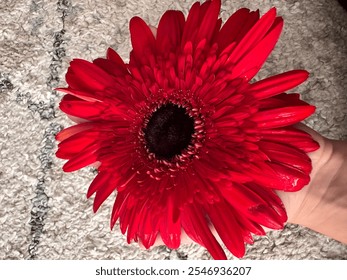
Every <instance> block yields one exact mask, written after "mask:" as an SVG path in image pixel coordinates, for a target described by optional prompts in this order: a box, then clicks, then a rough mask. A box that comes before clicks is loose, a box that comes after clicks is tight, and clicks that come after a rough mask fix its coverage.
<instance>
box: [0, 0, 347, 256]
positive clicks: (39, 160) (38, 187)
mask: <svg viewBox="0 0 347 280" xmlns="http://www.w3.org/2000/svg"><path fill="white" fill-rule="evenodd" d="M192 2H193V1H192V0H190V1H181V0H180V1H172V0H169V1H163V0H162V1H159V0H141V1H135V0H100V1H89V0H78V1H77V0H54V1H53V0H30V1H29V0H1V3H0V112H1V115H0V188H1V191H0V205H1V207H0V224H1V226H0V259H209V258H210V256H209V254H208V253H207V251H206V250H205V249H204V248H202V247H200V246H199V245H193V244H192V245H184V246H182V247H181V248H180V249H178V250H170V249H167V248H166V247H164V246H160V247H156V248H153V249H151V250H148V251H145V250H142V249H139V247H138V245H137V244H130V245H129V244H127V243H126V238H125V237H124V236H122V235H121V233H120V231H119V230H118V227H117V226H116V227H115V229H114V230H113V231H110V228H109V217H110V212H111V209H112V203H113V199H108V200H107V202H106V203H105V204H104V205H103V206H102V207H101V209H100V210H99V212H98V213H97V214H94V213H93V211H92V199H90V200H87V199H86V191H87V189H88V186H89V184H90V182H91V181H92V179H93V178H94V176H95V171H94V170H93V169H92V168H85V169H84V170H82V171H77V172H74V173H64V172H63V171H62V169H61V167H62V165H63V163H64V162H63V161H62V160H59V159H57V158H56V157H55V155H54V153H55V151H56V147H57V143H56V141H55V139H54V136H55V134H56V133H57V132H59V131H60V130H61V129H62V128H63V127H67V126H70V125H71V124H72V122H71V121H70V120H68V119H67V117H66V116H65V115H64V114H62V112H60V111H59V110H58V104H59V101H60V98H61V97H62V94H60V93H57V92H56V91H54V88H55V87H58V86H60V87H64V86H65V85H66V84H65V81H64V74H65V73H66V70H67V67H68V65H69V62H70V60H71V59H72V58H76V57H79V58H83V59H86V60H92V59H95V58H97V57H103V56H104V55H105V52H106V50H107V48H108V47H109V46H111V47H112V48H114V49H115V50H116V51H117V52H118V53H119V54H120V55H121V56H122V57H123V58H124V59H127V58H128V54H129V50H130V40H129V30H128V23H129V20H130V18H131V17H133V16H135V15H138V16H140V17H142V18H143V19H145V20H146V21H147V22H148V23H149V24H151V25H156V24H157V23H158V20H159V17H160V16H161V15H162V14H163V12H164V11H165V10H167V9H179V10H182V11H184V12H185V14H187V11H188V8H189V7H190V6H191V4H192ZM272 6H275V7H277V9H278V14H279V15H281V16H283V18H284V21H285V27H284V32H283V33H282V36H281V38H280V41H279V42H278V44H277V46H276V48H275V50H274V52H273V54H272V55H271V56H270V58H269V59H268V61H267V63H266V64H265V66H264V68H263V69H262V70H261V71H260V73H259V74H258V76H257V78H256V79H259V78H264V77H267V76H270V75H273V74H276V73H280V72H285V71H288V70H291V69H306V70H308V71H309V72H310V73H311V75H310V78H309V80H308V81H307V82H306V83H304V84H303V85H301V86H300V87H299V88H298V89H297V90H298V92H301V93H302V97H303V99H304V100H306V101H308V102H310V103H312V104H313V105H315V106H316V107H317V111H316V114H315V115H314V116H313V117H311V118H310V119H309V120H308V121H307V123H308V125H309V126H311V127H312V128H314V129H315V130H317V131H319V132H320V133H322V134H323V135H325V136H328V137H330V138H334V139H343V138H346V137H347V117H346V116H347V97H346V94H347V13H346V11H345V10H344V9H343V8H342V7H341V6H339V4H338V1H332V0H302V1H299V0H287V1H280V0H275V1H270V0H265V1H251V0H248V1H241V0H226V1H223V4H222V13H221V16H222V18H223V19H224V20H225V19H226V18H227V17H228V16H229V15H231V14H232V13H233V12H234V11H236V10H237V9H238V8H240V7H248V8H250V9H252V10H256V9H258V8H259V9H260V12H261V14H264V13H265V12H266V11H267V10H268V9H270V8H271V7H272ZM255 240H256V241H255V243H254V245H252V246H248V247H247V253H246V256H245V259H347V246H346V245H343V244H341V243H339V242H337V241H334V240H332V239H329V238H327V237H325V236H322V235H320V234H318V233H315V232H313V231H310V230H308V229H305V228H302V227H299V226H294V225H287V227H286V228H285V229H284V230H283V231H278V232H271V233H269V234H268V235H267V236H266V237H256V238H255ZM228 257H229V258H230V259H231V258H233V257H232V256H231V255H230V254H229V255H228Z"/></svg>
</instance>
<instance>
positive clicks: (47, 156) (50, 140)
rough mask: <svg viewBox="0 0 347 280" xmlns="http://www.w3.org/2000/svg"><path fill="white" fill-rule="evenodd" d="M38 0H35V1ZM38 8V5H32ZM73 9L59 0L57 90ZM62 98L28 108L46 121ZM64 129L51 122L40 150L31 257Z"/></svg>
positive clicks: (53, 68) (53, 78)
mask: <svg viewBox="0 0 347 280" xmlns="http://www.w3.org/2000/svg"><path fill="white" fill-rule="evenodd" d="M33 3H34V1H33ZM32 7H37V5H34V4H33V5H32ZM70 8H71V2H70V1H67V0H59V1H58V2H57V11H58V12H60V13H61V18H60V20H61V27H62V28H61V30H59V31H57V32H55V33H54V41H53V50H52V60H51V64H50V65H49V70H50V73H49V77H48V79H47V87H48V88H49V89H54V88H55V87H57V86H58V85H59V83H60V78H59V73H60V71H61V68H62V59H63V58H64V57H65V56H66V55H65V53H66V52H65V48H64V34H65V24H64V21H65V17H66V16H67V14H68V10H69V9H70ZM57 100H58V95H57V93H56V92H55V90H53V91H52V94H51V97H50V99H49V102H48V104H45V103H44V102H42V101H40V102H38V103H34V102H30V101H29V102H28V109H29V110H31V111H33V112H38V113H39V114H40V117H41V119H42V120H48V121H50V120H52V119H54V118H55V109H54V107H55V105H56V103H57ZM61 129H62V126H61V125H60V124H57V123H54V122H53V123H50V124H49V126H48V127H47V129H46V131H45V133H44V135H43V140H42V143H43V147H42V148H41V149H40V154H39V156H38V158H39V160H40V163H41V167H40V170H39V172H38V174H37V176H38V178H37V180H38V183H37V185H36V186H35V190H34V192H35V197H34V198H33V199H32V209H31V218H30V222H29V224H30V226H31V232H30V235H31V242H30V244H29V247H28V252H29V259H35V258H36V256H37V247H38V245H39V243H40V237H41V235H42V233H43V230H44V225H45V218H46V215H47V212H48V211H49V206H48V200H49V197H48V196H47V194H46V191H45V189H46V188H47V187H48V185H49V182H50V181H51V177H50V174H49V173H50V172H49V171H50V170H51V168H52V164H53V158H52V156H53V153H54V151H53V149H54V148H55V135H56V134H57V133H58V132H59V131H60V130H61Z"/></svg>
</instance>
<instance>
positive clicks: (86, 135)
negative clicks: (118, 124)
mask: <svg viewBox="0 0 347 280" xmlns="http://www.w3.org/2000/svg"><path fill="white" fill-rule="evenodd" d="M99 134H100V133H99V132H95V131H82V132H81V133H77V134H75V135H73V136H71V137H69V138H68V139H66V140H64V141H62V142H61V143H60V144H59V145H58V147H59V149H58V151H57V153H56V156H57V157H59V158H64V159H69V158H71V157H73V156H75V155H76V154H78V153H80V152H81V151H82V150H84V149H85V148H87V147H88V146H89V145H91V144H93V143H94V142H97V141H98V135H99Z"/></svg>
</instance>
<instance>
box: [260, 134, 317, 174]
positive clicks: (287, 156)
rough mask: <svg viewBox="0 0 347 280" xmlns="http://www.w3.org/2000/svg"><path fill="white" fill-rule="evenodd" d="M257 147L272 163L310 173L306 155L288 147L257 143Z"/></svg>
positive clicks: (310, 167) (265, 142)
mask: <svg viewBox="0 0 347 280" xmlns="http://www.w3.org/2000/svg"><path fill="white" fill-rule="evenodd" d="M258 146H259V147H260V148H261V150H262V151H263V152H264V153H265V154H266V155H267V156H268V157H269V159H270V160H271V161H272V162H276V163H279V164H282V165H286V166H291V167H294V168H296V169H298V170H300V171H302V172H304V173H310V172H311V169H312V166H311V160H310V158H309V157H308V156H307V154H306V153H304V152H302V151H300V150H298V149H295V148H293V147H291V146H289V145H285V144H280V143H274V142H267V141H259V142H258Z"/></svg>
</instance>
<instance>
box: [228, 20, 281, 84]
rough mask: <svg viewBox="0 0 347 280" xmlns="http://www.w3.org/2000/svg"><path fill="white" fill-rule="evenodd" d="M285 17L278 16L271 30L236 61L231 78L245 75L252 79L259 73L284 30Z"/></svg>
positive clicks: (247, 78)
mask: <svg viewBox="0 0 347 280" xmlns="http://www.w3.org/2000/svg"><path fill="white" fill-rule="evenodd" d="M282 28H283V19H282V18H277V19H276V20H275V23H274V26H273V27H272V28H271V30H270V32H269V33H268V34H267V35H266V36H265V37H264V39H262V40H261V41H260V43H259V44H257V45H255V46H254V47H253V48H252V49H251V50H249V52H248V53H247V54H245V56H244V57H242V58H241V59H240V60H239V61H237V62H236V65H235V67H234V68H233V69H232V75H231V78H237V77H245V78H246V80H247V81H249V80H251V79H252V78H253V77H254V76H255V74H257V73H258V71H259V70H260V68H261V66H262V65H263V64H264V62H265V60H266V59H267V57H268V56H269V54H270V53H271V51H272V50H273V48H274V47H275V45H276V43H277V40H278V38H279V36H280V34H281V32H282Z"/></svg>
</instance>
